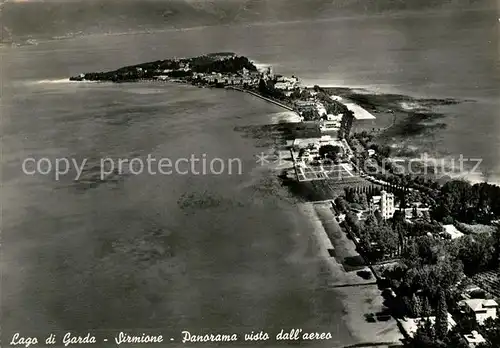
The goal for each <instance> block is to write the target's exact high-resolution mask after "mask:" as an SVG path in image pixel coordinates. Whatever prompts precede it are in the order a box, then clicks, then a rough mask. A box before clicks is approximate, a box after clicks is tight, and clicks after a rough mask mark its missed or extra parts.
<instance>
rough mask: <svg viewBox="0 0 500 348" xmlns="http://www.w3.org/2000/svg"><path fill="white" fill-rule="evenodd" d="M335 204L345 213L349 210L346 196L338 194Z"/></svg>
mask: <svg viewBox="0 0 500 348" xmlns="http://www.w3.org/2000/svg"><path fill="white" fill-rule="evenodd" d="M335 206H336V207H337V209H338V210H339V211H340V212H342V213H345V212H347V210H348V208H349V207H348V205H347V202H346V201H345V200H344V198H342V197H341V196H338V197H337V198H336V199H335Z"/></svg>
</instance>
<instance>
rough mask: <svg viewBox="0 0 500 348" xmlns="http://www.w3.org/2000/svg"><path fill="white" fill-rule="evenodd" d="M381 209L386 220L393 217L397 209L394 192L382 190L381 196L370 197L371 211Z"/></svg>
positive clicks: (381, 213)
mask: <svg viewBox="0 0 500 348" xmlns="http://www.w3.org/2000/svg"><path fill="white" fill-rule="evenodd" d="M377 210H378V211H380V215H382V218H383V219H384V220H387V219H390V218H392V216H393V215H394V212H395V211H396V209H395V208H394V194H392V193H387V192H386V191H382V192H381V193H380V196H373V197H372V198H371V199H370V213H374V212H375V211H377Z"/></svg>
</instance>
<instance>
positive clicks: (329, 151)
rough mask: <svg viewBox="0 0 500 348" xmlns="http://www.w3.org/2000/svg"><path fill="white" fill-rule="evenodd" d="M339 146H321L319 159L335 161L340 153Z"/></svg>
mask: <svg viewBox="0 0 500 348" xmlns="http://www.w3.org/2000/svg"><path fill="white" fill-rule="evenodd" d="M341 150H342V149H341V148H340V146H334V145H329V144H328V145H323V146H321V147H320V148H319V156H320V157H321V158H329V159H331V160H332V161H335V160H337V158H338V157H339V154H340V152H341Z"/></svg>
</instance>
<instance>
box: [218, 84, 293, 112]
mask: <svg viewBox="0 0 500 348" xmlns="http://www.w3.org/2000/svg"><path fill="white" fill-rule="evenodd" d="M226 88H228V89H234V90H235V91H240V92H245V93H250V94H251V95H254V96H256V97H258V98H261V99H264V100H266V101H268V102H270V103H273V104H275V105H278V106H281V107H282V108H285V109H287V110H290V111H293V112H295V113H296V112H297V111H295V109H294V108H292V107H291V106H288V105H285V104H283V103H280V102H279V101H276V100H274V99H271V98H267V97H264V96H263V95H261V94H259V93H257V92H254V91H250V90H247V89H243V88H238V87H233V86H227V87H226Z"/></svg>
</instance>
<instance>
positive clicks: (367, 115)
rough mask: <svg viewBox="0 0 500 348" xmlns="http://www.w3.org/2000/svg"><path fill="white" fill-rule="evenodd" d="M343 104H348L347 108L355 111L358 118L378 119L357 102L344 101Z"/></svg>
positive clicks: (355, 116)
mask: <svg viewBox="0 0 500 348" xmlns="http://www.w3.org/2000/svg"><path fill="white" fill-rule="evenodd" d="M343 104H344V105H345V106H347V108H348V109H349V110H351V111H352V112H353V113H354V118H355V119H356V120H374V119H376V117H375V116H373V115H372V114H370V113H369V112H368V111H366V110H365V109H364V108H362V107H361V106H359V105H357V104H354V103H350V102H345V101H344V102H343Z"/></svg>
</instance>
